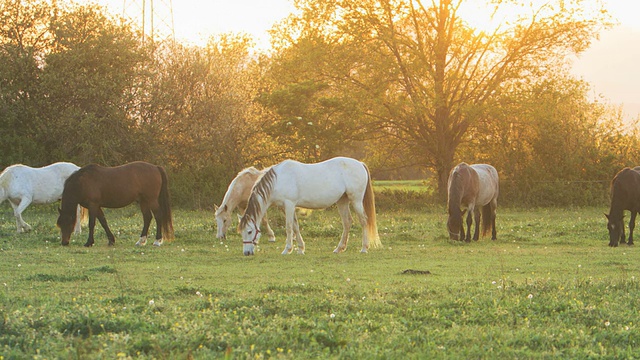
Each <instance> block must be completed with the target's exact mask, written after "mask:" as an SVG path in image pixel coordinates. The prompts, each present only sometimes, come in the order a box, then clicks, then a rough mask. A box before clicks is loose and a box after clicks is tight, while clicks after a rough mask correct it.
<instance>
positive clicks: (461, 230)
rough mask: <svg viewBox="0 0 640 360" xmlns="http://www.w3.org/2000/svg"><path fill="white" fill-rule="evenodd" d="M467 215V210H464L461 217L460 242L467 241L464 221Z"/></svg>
mask: <svg viewBox="0 0 640 360" xmlns="http://www.w3.org/2000/svg"><path fill="white" fill-rule="evenodd" d="M466 213H467V209H464V210H462V215H460V219H461V220H460V236H459V237H458V241H463V240H465V232H464V224H463V223H462V221H463V220H464V214H466Z"/></svg>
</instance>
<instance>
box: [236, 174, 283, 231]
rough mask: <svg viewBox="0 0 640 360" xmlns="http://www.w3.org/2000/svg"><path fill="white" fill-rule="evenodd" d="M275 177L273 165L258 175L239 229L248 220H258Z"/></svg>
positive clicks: (269, 195) (245, 224)
mask: <svg viewBox="0 0 640 360" xmlns="http://www.w3.org/2000/svg"><path fill="white" fill-rule="evenodd" d="M276 178H277V175H276V172H275V170H274V168H273V167H271V168H269V170H268V171H265V172H264V173H262V175H260V177H259V178H258V180H257V181H256V184H255V185H254V186H253V189H252V190H251V196H249V202H248V203H247V210H245V212H244V215H243V216H242V219H240V229H242V228H244V227H245V226H247V224H248V223H249V221H250V220H253V221H258V217H260V216H261V213H262V207H263V206H264V203H265V202H266V200H267V199H269V198H270V197H271V191H273V185H274V184H275V181H276Z"/></svg>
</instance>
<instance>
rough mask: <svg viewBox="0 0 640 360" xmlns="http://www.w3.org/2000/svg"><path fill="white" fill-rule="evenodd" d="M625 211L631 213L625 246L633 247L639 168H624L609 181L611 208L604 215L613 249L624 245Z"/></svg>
mask: <svg viewBox="0 0 640 360" xmlns="http://www.w3.org/2000/svg"><path fill="white" fill-rule="evenodd" d="M625 210H629V211H630V212H631V218H630V219H629V241H628V242H627V244H628V245H633V228H634V227H635V223H636V215H637V213H638V212H640V167H635V168H633V169H631V168H624V169H622V170H620V172H618V173H617V174H616V176H615V177H614V178H613V180H612V181H611V208H610V209H609V214H605V216H606V217H607V229H608V230H609V246H613V247H615V246H618V243H622V244H624V243H625V239H624V238H625V236H624V211H625Z"/></svg>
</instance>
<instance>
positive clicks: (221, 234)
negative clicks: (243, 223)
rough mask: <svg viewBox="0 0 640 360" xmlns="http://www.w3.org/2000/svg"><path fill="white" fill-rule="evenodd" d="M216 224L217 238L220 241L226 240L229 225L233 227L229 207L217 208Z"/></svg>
mask: <svg viewBox="0 0 640 360" xmlns="http://www.w3.org/2000/svg"><path fill="white" fill-rule="evenodd" d="M215 208H216V224H217V225H218V232H217V234H216V237H217V238H218V239H226V237H227V230H228V229H229V225H231V212H230V211H229V209H228V207H227V205H226V204H225V205H224V206H221V207H218V206H216V207H215Z"/></svg>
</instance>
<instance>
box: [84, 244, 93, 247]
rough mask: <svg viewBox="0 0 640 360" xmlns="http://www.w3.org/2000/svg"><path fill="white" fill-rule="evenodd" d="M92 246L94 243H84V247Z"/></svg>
mask: <svg viewBox="0 0 640 360" xmlns="http://www.w3.org/2000/svg"><path fill="white" fill-rule="evenodd" d="M92 246H93V244H92V243H86V244H84V247H92Z"/></svg>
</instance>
